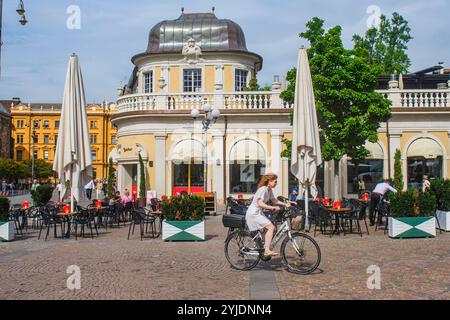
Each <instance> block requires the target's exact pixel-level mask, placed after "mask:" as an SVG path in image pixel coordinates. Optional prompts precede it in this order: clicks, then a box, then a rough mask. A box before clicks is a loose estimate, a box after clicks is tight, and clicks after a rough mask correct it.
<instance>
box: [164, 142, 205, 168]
mask: <svg viewBox="0 0 450 320" xmlns="http://www.w3.org/2000/svg"><path fill="white" fill-rule="evenodd" d="M203 153H204V152H203V145H202V144H201V143H200V142H198V141H196V140H183V141H180V142H179V143H178V144H177V145H176V146H175V148H174V149H173V152H172V155H171V160H172V161H175V162H179V163H199V164H201V163H202V161H203V157H204V154H203Z"/></svg>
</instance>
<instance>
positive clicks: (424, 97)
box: [378, 89, 450, 111]
mask: <svg viewBox="0 0 450 320" xmlns="http://www.w3.org/2000/svg"><path fill="white" fill-rule="evenodd" d="M378 92H379V93H381V94H382V95H383V96H384V97H385V98H388V99H390V100H391V101H392V107H393V108H404V109H415V108H448V111H450V89H436V90H399V89H395V90H380V91H378Z"/></svg>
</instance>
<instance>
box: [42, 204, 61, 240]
mask: <svg viewBox="0 0 450 320" xmlns="http://www.w3.org/2000/svg"><path fill="white" fill-rule="evenodd" d="M39 213H40V215H41V218H42V224H41V228H40V230H39V236H38V239H40V238H41V233H42V229H43V228H44V226H47V233H46V235H45V241H47V238H48V235H49V233H50V227H51V226H53V236H54V238H57V232H56V229H57V226H60V228H61V238H62V237H63V236H64V226H65V222H64V219H63V218H61V217H58V216H57V215H56V213H54V212H49V211H48V210H47V209H46V208H45V207H40V208H39Z"/></svg>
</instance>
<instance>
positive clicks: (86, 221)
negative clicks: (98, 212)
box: [73, 208, 98, 240]
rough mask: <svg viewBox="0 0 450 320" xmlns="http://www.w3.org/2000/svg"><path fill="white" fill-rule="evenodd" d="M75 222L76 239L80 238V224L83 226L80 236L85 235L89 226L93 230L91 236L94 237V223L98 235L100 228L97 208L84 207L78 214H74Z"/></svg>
mask: <svg viewBox="0 0 450 320" xmlns="http://www.w3.org/2000/svg"><path fill="white" fill-rule="evenodd" d="M73 223H74V225H75V240H78V226H81V229H80V237H84V236H85V232H84V231H85V227H86V226H87V227H89V229H90V231H91V238H92V239H94V232H93V229H92V225H94V228H95V232H96V234H97V236H98V228H97V224H96V222H95V209H93V208H89V209H82V210H81V211H80V212H79V213H78V214H77V215H76V216H74V219H73Z"/></svg>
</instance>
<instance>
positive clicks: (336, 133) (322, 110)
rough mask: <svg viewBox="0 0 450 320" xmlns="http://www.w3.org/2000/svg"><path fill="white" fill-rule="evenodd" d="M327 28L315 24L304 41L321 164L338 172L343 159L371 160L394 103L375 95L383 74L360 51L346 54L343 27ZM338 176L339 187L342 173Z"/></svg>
mask: <svg viewBox="0 0 450 320" xmlns="http://www.w3.org/2000/svg"><path fill="white" fill-rule="evenodd" d="M323 25H324V21H323V20H321V19H319V18H317V17H316V18H313V19H312V20H311V21H309V22H308V23H307V24H306V26H307V30H306V31H305V32H302V33H300V37H302V38H304V39H307V40H309V42H310V44H311V47H310V49H308V57H309V61H310V68H311V74H312V80H313V87H314V94H315V98H316V109H317V118H318V122H319V127H320V129H321V130H320V140H321V148H322V158H323V160H325V161H331V160H334V161H335V168H339V166H338V165H337V163H338V162H339V161H340V160H341V159H342V157H343V156H344V155H347V156H349V157H350V158H352V162H353V163H356V164H357V163H358V162H359V161H361V160H363V159H364V158H366V157H367V156H368V155H369V151H368V150H367V149H366V148H365V147H364V145H365V143H366V141H370V142H377V141H378V135H377V129H378V128H379V127H380V123H381V122H384V121H386V120H387V119H389V117H390V105H391V102H390V101H389V100H388V99H385V98H384V97H383V96H382V95H380V94H379V93H376V92H375V88H376V86H377V84H378V78H377V76H378V75H379V74H380V68H379V67H378V66H376V65H373V64H370V63H368V61H367V60H366V59H365V57H363V56H361V55H359V54H358V53H359V52H360V51H361V50H359V51H358V50H348V49H345V48H344V45H343V43H342V39H341V32H342V29H341V27H340V26H335V27H334V28H331V29H329V30H327V31H325V30H324V28H323ZM295 73H296V70H295V68H294V69H292V70H291V71H290V72H288V75H287V77H286V78H287V79H288V80H290V86H289V87H288V88H287V89H286V90H285V92H283V95H282V96H283V97H284V99H293V97H294V94H295V76H294V74H295ZM287 101H288V100H287ZM289 102H292V101H289ZM335 174H336V176H335V184H336V185H338V183H337V179H338V175H339V172H338V170H335ZM338 193H339V192H338V188H336V195H335V197H339V194H338Z"/></svg>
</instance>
